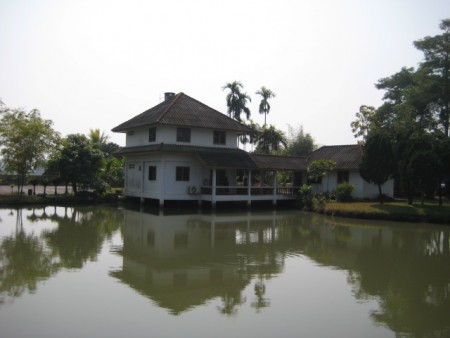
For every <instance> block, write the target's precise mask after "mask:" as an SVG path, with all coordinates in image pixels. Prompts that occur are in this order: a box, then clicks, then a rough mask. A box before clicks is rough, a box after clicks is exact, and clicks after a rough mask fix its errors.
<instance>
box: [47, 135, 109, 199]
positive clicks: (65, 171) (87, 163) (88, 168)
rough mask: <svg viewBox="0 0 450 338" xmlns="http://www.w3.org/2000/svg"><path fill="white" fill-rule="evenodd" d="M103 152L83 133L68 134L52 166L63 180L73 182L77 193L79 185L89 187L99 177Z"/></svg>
mask: <svg viewBox="0 0 450 338" xmlns="http://www.w3.org/2000/svg"><path fill="white" fill-rule="evenodd" d="M102 158H103V156H102V153H101V151H100V150H99V149H96V148H95V147H93V146H92V144H91V143H90V142H89V140H88V139H87V137H86V136H84V135H82V134H72V135H68V136H67V137H66V138H65V139H64V140H63V142H62V148H61V149H60V150H59V151H58V152H57V153H55V154H54V158H53V159H52V160H51V163H52V166H53V168H54V169H56V170H57V172H58V173H59V177H61V180H62V181H64V182H66V183H69V182H70V183H71V184H72V188H73V191H74V192H75V193H76V192H77V191H78V187H79V186H80V187H81V188H82V189H87V188H89V187H90V186H91V185H94V183H95V181H96V179H98V178H99V175H100V169H101V167H102Z"/></svg>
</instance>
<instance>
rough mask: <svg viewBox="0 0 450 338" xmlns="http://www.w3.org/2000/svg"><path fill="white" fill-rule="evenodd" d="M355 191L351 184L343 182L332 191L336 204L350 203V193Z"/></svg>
mask: <svg viewBox="0 0 450 338" xmlns="http://www.w3.org/2000/svg"><path fill="white" fill-rule="evenodd" d="M354 189H355V186H354V185H353V184H350V183H348V182H344V183H341V184H339V185H338V186H337V187H336V190H335V191H334V194H335V196H336V200H337V201H338V202H350V201H351V200H352V192H353V190H354Z"/></svg>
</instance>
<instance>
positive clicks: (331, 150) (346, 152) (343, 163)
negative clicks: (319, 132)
mask: <svg viewBox="0 0 450 338" xmlns="http://www.w3.org/2000/svg"><path fill="white" fill-rule="evenodd" d="M362 155H363V148H362V146H360V145H358V144H352V145H338V146H323V147H321V148H319V149H317V150H315V151H314V152H312V153H311V154H310V155H309V157H308V163H311V162H312V161H315V160H333V161H335V162H336V169H358V168H359V164H360V163H361V160H362Z"/></svg>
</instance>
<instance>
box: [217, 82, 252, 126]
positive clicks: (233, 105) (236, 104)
mask: <svg viewBox="0 0 450 338" xmlns="http://www.w3.org/2000/svg"><path fill="white" fill-rule="evenodd" d="M243 88H244V86H243V85H242V83H241V82H239V81H233V82H230V83H227V84H225V86H223V87H222V90H226V89H229V90H230V92H229V93H228V94H227V97H226V100H227V107H228V108H227V113H228V116H229V117H231V118H233V119H235V120H236V121H239V122H241V121H242V120H241V114H242V113H245V115H246V117H247V119H248V118H249V117H250V109H249V108H248V107H247V102H249V101H250V102H251V98H250V96H248V95H247V93H243V92H241V90H242V89H243Z"/></svg>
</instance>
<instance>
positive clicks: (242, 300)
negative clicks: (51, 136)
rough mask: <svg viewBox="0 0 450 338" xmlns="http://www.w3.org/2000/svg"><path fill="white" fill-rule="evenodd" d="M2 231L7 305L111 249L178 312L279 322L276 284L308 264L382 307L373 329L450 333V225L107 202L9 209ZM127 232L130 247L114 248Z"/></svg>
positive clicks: (2, 213) (123, 271)
mask: <svg viewBox="0 0 450 338" xmlns="http://www.w3.org/2000/svg"><path fill="white" fill-rule="evenodd" d="M8 224H9V225H8ZM0 225H1V227H0V305H1V303H4V302H7V301H13V300H14V299H16V298H17V297H21V296H24V294H26V293H27V292H38V290H39V286H40V282H41V281H44V280H47V279H49V278H57V275H58V272H59V271H61V269H70V270H82V269H83V268H84V267H85V265H86V263H87V262H90V261H96V260H97V259H98V257H99V253H100V252H101V249H102V248H103V247H104V246H105V245H107V244H109V245H110V246H109V247H108V248H110V250H112V251H113V253H110V252H108V251H107V250H106V254H105V255H114V256H115V257H117V254H119V255H120V256H121V257H122V258H121V263H119V264H121V265H119V268H112V269H113V271H111V270H110V275H111V276H113V277H114V279H116V280H117V279H118V280H120V281H121V282H122V284H123V285H126V288H128V287H131V288H132V289H134V290H136V291H138V292H139V293H140V294H142V295H143V296H145V297H147V298H149V299H151V300H152V302H153V304H155V305H156V306H158V307H160V308H164V309H166V310H167V312H169V313H171V314H173V315H176V316H178V315H181V314H183V313H185V312H187V311H189V310H192V311H194V309H196V308H202V307H207V306H209V305H211V304H214V305H213V307H212V308H213V310H214V312H215V313H217V314H218V315H219V317H220V316H221V315H224V316H236V317H238V316H239V315H240V314H241V313H242V312H243V309H244V308H250V310H251V311H254V312H255V313H258V314H259V315H258V317H263V316H264V314H266V313H268V312H269V311H267V310H269V309H268V308H270V310H271V312H270V313H271V315H273V314H274V313H276V314H277V315H278V317H279V318H281V317H283V311H285V310H284V309H285V308H287V307H289V306H287V305H288V304H285V303H284V304H283V303H282V301H280V298H279V297H277V293H276V292H273V291H274V290H273V289H274V288H276V287H277V286H276V283H275V282H276V281H277V280H280V278H279V277H282V276H283V277H285V279H286V278H287V279H291V280H295V278H296V276H294V275H293V274H292V273H293V272H292V270H289V269H288V268H287V267H289V266H290V265H289V264H288V263H292V262H296V261H298V260H301V259H302V260H305V261H308V264H311V265H314V266H315V267H320V269H321V268H323V269H337V270H339V271H340V272H343V273H345V274H346V276H347V283H348V285H346V287H347V289H348V286H350V287H351V290H352V292H353V296H351V301H354V302H366V303H367V301H368V300H370V301H372V302H373V301H376V302H377V304H378V305H379V306H378V307H374V308H373V310H372V312H371V313H370V318H371V320H372V322H373V323H375V324H376V325H380V326H384V327H387V328H389V329H390V330H392V331H393V332H395V333H396V335H397V336H398V337H449V336H450V316H449V313H450V229H449V228H448V227H437V226H432V225H426V224H424V225H417V224H413V225H408V224H401V223H392V224H389V223H385V222H383V223H380V222H368V221H364V222H362V221H358V220H345V219H339V218H336V219H333V218H325V217H322V216H320V215H315V214H305V213H301V212H296V211H278V212H276V211H271V212H251V213H250V212H244V213H223V214H184V215H176V214H173V215H167V214H165V215H162V214H158V213H156V214H152V213H149V212H141V211H137V210H128V209H126V210H119V209H114V208H104V207H96V208H85V207H83V208H62V207H55V208H53V207H51V208H30V209H12V210H1V209H0ZM119 231H121V234H122V236H123V243H121V244H122V245H117V246H113V245H112V244H111V243H109V242H110V239H111V238H112V236H113V235H114V234H116V233H118V232H119ZM103 253H105V250H103ZM119 259H120V257H119ZM116 266H117V265H116ZM291 266H292V265H291ZM302 266H305V265H302ZM109 267H110V266H109V265H108V266H107V268H106V269H105V270H106V271H107V270H108V269H111V268H109ZM311 271H312V270H311ZM301 273H302V274H303V276H304V278H305V279H307V278H308V276H306V275H305V272H303V271H302V272H301ZM105 276H106V279H107V280H111V278H110V277H108V276H107V274H106V273H105ZM100 284H101V283H100V282H97V281H96V280H92V283H90V284H89V287H90V288H102V285H100ZM116 284H117V283H116ZM308 285H309V284H308ZM336 285H337V284H336ZM79 287H80V288H83V287H87V286H83V285H80V286H79ZM121 287H122V285H121ZM336 290H337V292H340V291H342V293H343V294H345V293H346V290H340V289H336ZM68 293H70V291H68ZM316 293H317V292H316ZM297 294H298V293H297ZM317 295H320V292H319V293H317ZM318 298H320V296H318ZM297 301H301V300H297ZM317 302H318V303H320V304H328V305H330V306H337V307H339V306H340V304H339V305H336V304H330V303H329V299H325V297H323V298H322V299H317ZM350 303H351V302H350ZM43 306H44V305H43ZM300 306H307V305H306V304H299V307H300ZM3 308H6V306H4V307H2V309H3ZM290 309H291V310H292V307H290ZM342 311H345V309H342ZM171 317H172V316H171ZM246 318H247V317H246Z"/></svg>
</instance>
